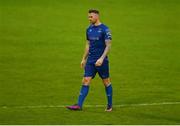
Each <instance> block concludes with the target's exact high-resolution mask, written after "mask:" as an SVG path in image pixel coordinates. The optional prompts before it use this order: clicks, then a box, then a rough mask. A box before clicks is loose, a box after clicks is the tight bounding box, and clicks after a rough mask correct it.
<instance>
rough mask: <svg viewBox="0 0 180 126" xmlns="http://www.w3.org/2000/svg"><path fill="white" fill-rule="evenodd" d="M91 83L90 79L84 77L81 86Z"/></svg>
mask: <svg viewBox="0 0 180 126" xmlns="http://www.w3.org/2000/svg"><path fill="white" fill-rule="evenodd" d="M90 82H91V78H90V77H84V78H83V80H82V83H83V85H89V84H90Z"/></svg>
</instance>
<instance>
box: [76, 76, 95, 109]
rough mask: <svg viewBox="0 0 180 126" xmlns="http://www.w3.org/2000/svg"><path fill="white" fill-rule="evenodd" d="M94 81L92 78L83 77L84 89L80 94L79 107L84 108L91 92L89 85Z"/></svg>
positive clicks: (82, 88)
mask: <svg viewBox="0 0 180 126" xmlns="http://www.w3.org/2000/svg"><path fill="white" fill-rule="evenodd" d="M91 80H92V77H83V79H82V87H81V90H80V93H79V98H78V106H80V107H81V108H82V106H83V102H84V100H85V98H86V96H87V94H88V92H89V85H90V82H91Z"/></svg>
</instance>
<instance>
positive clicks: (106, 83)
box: [103, 78, 111, 87]
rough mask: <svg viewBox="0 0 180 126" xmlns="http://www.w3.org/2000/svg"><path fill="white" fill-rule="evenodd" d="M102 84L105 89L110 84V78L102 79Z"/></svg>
mask: <svg viewBox="0 0 180 126" xmlns="http://www.w3.org/2000/svg"><path fill="white" fill-rule="evenodd" d="M103 84H104V86H106V87H107V86H108V85H109V84H111V81H110V78H106V79H103Z"/></svg>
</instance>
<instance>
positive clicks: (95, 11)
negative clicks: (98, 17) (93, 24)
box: [88, 9, 99, 14]
mask: <svg viewBox="0 0 180 126" xmlns="http://www.w3.org/2000/svg"><path fill="white" fill-rule="evenodd" d="M88 12H89V13H95V14H99V11H98V10H96V9H90V10H89V11H88Z"/></svg>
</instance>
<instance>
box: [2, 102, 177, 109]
mask: <svg viewBox="0 0 180 126" xmlns="http://www.w3.org/2000/svg"><path fill="white" fill-rule="evenodd" d="M160 105H180V102H159V103H139V104H138V103H137V104H120V105H113V107H115V108H120V107H138V106H160ZM65 107H66V105H37V106H35V105H34V106H0V108H3V109H8V108H18V109H24V108H28V109H36V108H65ZM84 107H87V108H102V107H106V105H84Z"/></svg>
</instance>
